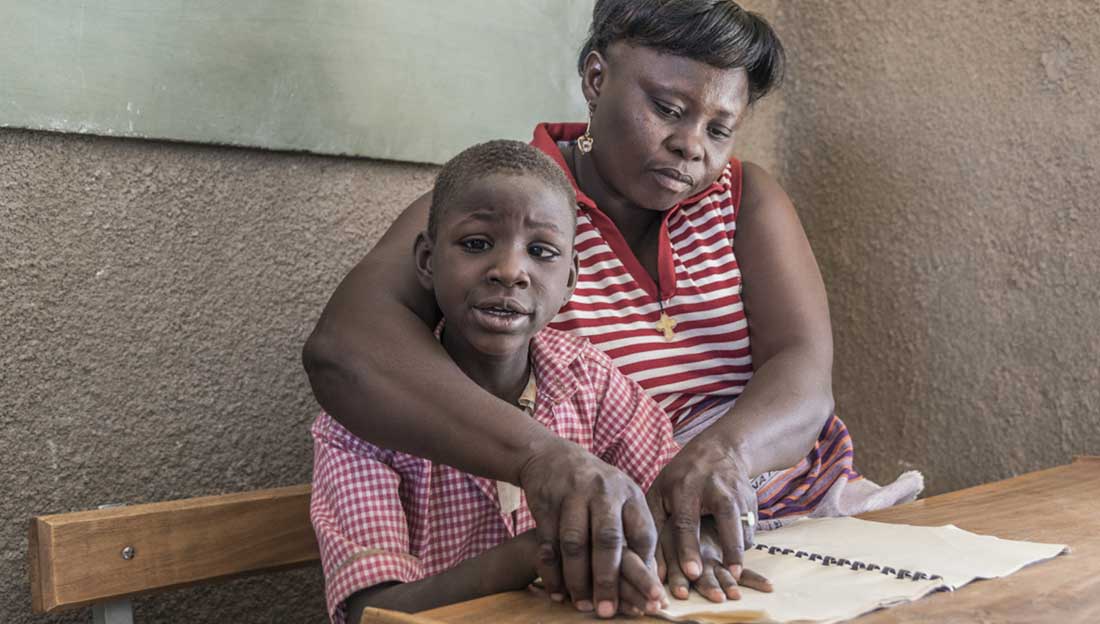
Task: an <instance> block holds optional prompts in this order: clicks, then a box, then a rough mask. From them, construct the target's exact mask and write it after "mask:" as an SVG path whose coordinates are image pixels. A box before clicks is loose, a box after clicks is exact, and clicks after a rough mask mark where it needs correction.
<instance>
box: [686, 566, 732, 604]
mask: <svg viewBox="0 0 1100 624" xmlns="http://www.w3.org/2000/svg"><path fill="white" fill-rule="evenodd" d="M718 563H719V562H717V561H715V560H713V559H704V560H703V572H702V574H700V575H699V578H697V579H695V582H693V583H692V587H694V588H695V591H697V592H699V594H700V595H701V596H703V597H704V598H706V599H707V600H709V601H711V602H725V601H726V592H725V590H724V589H723V588H722V585H721V583H719V582H718V578H717V577H716V576H715V572H716V571H722V568H721V567H720V566H719V565H716V564H718ZM725 572H726V573H727V574H728V573H729V570H725ZM730 578H733V577H730Z"/></svg>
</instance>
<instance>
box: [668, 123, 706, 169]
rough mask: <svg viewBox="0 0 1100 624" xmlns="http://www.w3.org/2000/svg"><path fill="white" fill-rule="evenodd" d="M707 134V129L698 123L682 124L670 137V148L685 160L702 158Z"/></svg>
mask: <svg viewBox="0 0 1100 624" xmlns="http://www.w3.org/2000/svg"><path fill="white" fill-rule="evenodd" d="M705 134H706V132H705V129H703V128H700V127H699V126H698V125H697V124H691V123H684V124H680V126H679V127H678V128H676V130H675V132H673V133H672V135H671V136H669V138H668V149H670V150H672V151H673V152H675V153H677V154H679V155H680V157H681V158H683V159H684V160H691V161H694V160H702V159H703V139H704V138H705V136H704V135H705Z"/></svg>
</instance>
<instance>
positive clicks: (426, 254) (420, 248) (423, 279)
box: [413, 230, 435, 292]
mask: <svg viewBox="0 0 1100 624" xmlns="http://www.w3.org/2000/svg"><path fill="white" fill-rule="evenodd" d="M434 246H435V243H433V242H432V239H431V237H430V236H429V235H428V232H427V230H425V231H423V232H421V233H419V234H417V235H416V242H415V243H413V259H414V261H415V262H416V279H417V281H419V282H420V286H421V287H423V288H424V290H426V291H428V292H434V291H435V278H434V276H433V275H432V251H433V248H434Z"/></svg>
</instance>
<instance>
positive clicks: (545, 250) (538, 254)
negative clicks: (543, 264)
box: [527, 243, 561, 260]
mask: <svg viewBox="0 0 1100 624" xmlns="http://www.w3.org/2000/svg"><path fill="white" fill-rule="evenodd" d="M527 253H529V254H531V255H532V256H534V257H535V258H541V259H543V260H550V259H553V258H557V257H558V256H560V255H561V253H560V252H558V250H557V249H554V248H553V247H550V246H548V245H539V244H537V243H536V244H534V245H529V246H528V247H527Z"/></svg>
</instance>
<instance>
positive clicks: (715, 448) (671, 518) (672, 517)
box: [646, 434, 756, 581]
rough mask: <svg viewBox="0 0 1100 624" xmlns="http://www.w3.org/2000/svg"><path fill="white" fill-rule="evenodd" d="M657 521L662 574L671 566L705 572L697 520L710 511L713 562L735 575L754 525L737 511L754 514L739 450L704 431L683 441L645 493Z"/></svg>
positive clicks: (689, 573) (694, 574)
mask: <svg viewBox="0 0 1100 624" xmlns="http://www.w3.org/2000/svg"><path fill="white" fill-rule="evenodd" d="M646 500H647V502H648V504H649V509H650V513H652V515H653V520H654V522H656V524H657V526H658V527H659V533H660V536H661V538H660V545H659V548H658V553H659V555H658V558H657V567H658V573H659V574H660V577H661V578H665V577H666V569H667V574H668V578H669V579H672V578H674V577H673V570H675V571H676V572H677V573H678V574H682V575H684V576H685V577H686V578H687V579H688V580H690V581H695V580H696V579H699V578H700V575H702V574H703V573H704V568H705V561H704V557H703V556H702V554H701V553H700V544H699V535H700V532H699V525H700V518H702V516H704V515H710V516H712V517H713V530H714V533H715V534H716V537H717V544H718V548H719V550H718V553H719V556H718V558H717V559H718V563H720V564H721V565H722V567H724V568H726V570H727V571H728V572H729V573H730V574H731V575H732V578H733V579H734V580H740V578H741V573H742V563H743V553H744V551H745V550H746V549H748V548H750V547H751V546H752V543H753V526H752V525H751V524H750V523H743V522H742V521H741V516H742V514H746V513H750V512H751V513H752V515H753V517H755V516H756V492H755V491H754V490H753V489H752V486H751V485H750V484H749V473H748V466H747V465H746V463H745V461H744V460H743V458H742V456H741V455H740V453H737V452H735V451H734V450H732V449H730V448H728V447H727V446H726V445H725V444H723V442H722V441H721V440H720V439H718V438H717V437H715V436H706V435H705V434H704V435H702V436H700V437H698V438H695V439H694V440H692V441H691V442H690V443H688V444H687V446H685V447H684V448H683V449H682V450H681V451H680V452H679V453H678V454H677V455H676V457H675V458H673V460H672V461H671V462H669V463H668V465H666V466H665V467H664V469H663V470H662V471H661V473H660V474H659V475H657V479H656V480H654V482H653V485H652V486H651V487H650V488H649V493H648V495H647V497H646Z"/></svg>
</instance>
